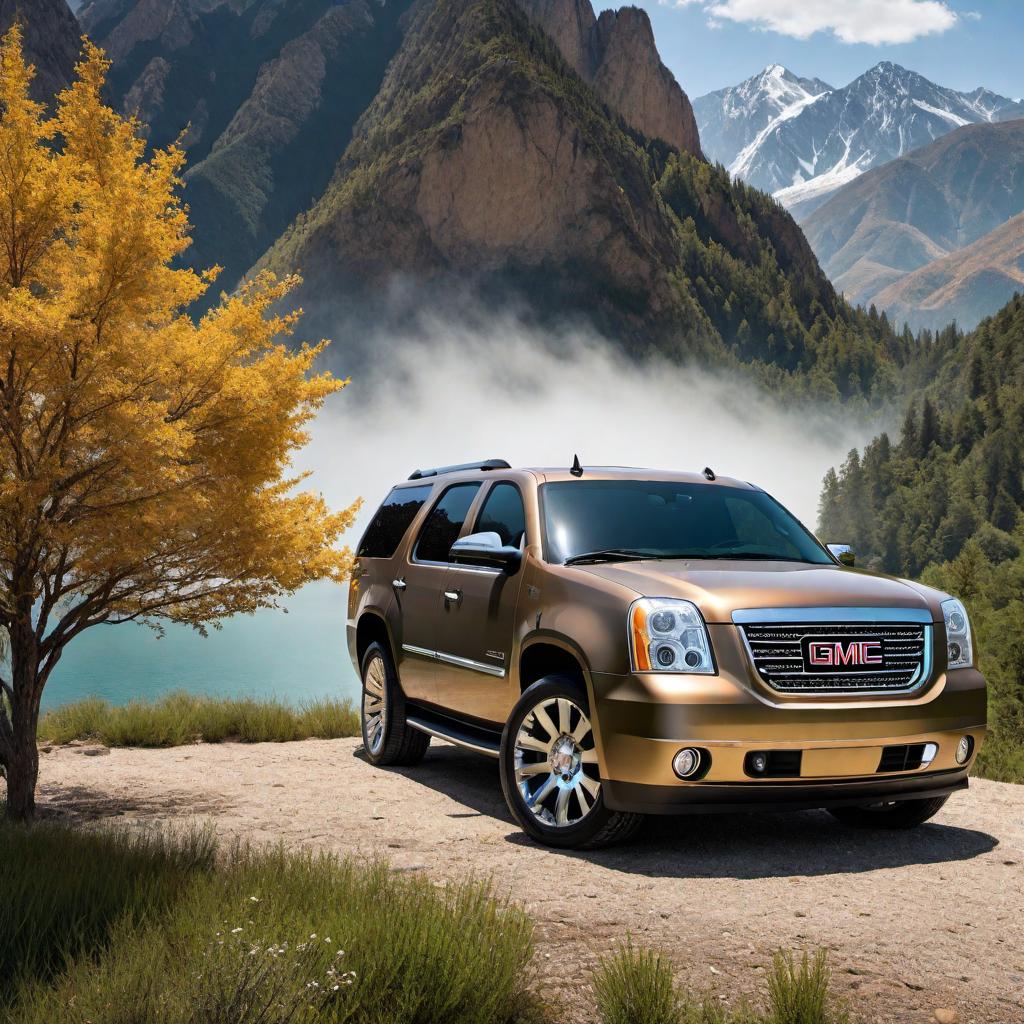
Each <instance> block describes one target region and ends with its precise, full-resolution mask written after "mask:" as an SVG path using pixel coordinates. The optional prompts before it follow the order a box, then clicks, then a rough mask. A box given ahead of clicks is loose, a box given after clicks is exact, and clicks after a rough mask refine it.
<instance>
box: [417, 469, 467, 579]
mask: <svg viewBox="0 0 1024 1024" xmlns="http://www.w3.org/2000/svg"><path fill="white" fill-rule="evenodd" d="M478 490H480V485H479V484H454V485H453V486H451V487H449V488H448V490H447V491H445V492H444V494H442V495H441V500H440V501H439V502H438V503H437V504H436V505H435V506H434V507H433V508H432V509H431V510H430V515H428V516H427V518H426V521H425V522H424V523H423V529H422V530H420V538H419V540H418V541H416V551H415V555H414V557H415V559H416V561H417V562H447V561H448V552H449V551H450V550H451V546H452V545H453V544H454V543H455V541H456V540H457V539H458V536H459V532H460V531H461V530H462V524H463V523H464V522H465V521H466V513H467V512H469V506H470V505H472V504H473V499H474V498H475V497H476V492H477V491H478Z"/></svg>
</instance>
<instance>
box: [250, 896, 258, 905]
mask: <svg viewBox="0 0 1024 1024" xmlns="http://www.w3.org/2000/svg"><path fill="white" fill-rule="evenodd" d="M259 901H260V898H259V896H250V897H249V902H250V903H259Z"/></svg>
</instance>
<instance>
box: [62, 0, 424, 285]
mask: <svg viewBox="0 0 1024 1024" xmlns="http://www.w3.org/2000/svg"><path fill="white" fill-rule="evenodd" d="M410 2H411V0H342V2H340V3H338V2H335V0H293V2H289V3H288V4H286V5H285V4H282V3H281V2H280V0H249V2H247V3H238V2H235V0H92V2H91V3H89V4H88V5H87V6H85V7H84V8H83V10H82V22H83V25H84V26H85V28H86V30H87V31H88V32H89V34H90V35H91V36H92V38H93V39H95V40H96V42H98V43H99V44H100V45H101V46H103V47H104V49H106V51H107V53H108V55H109V56H110V57H111V58H112V59H113V62H114V63H113V67H112V68H111V72H110V79H109V81H110V89H111V91H112V93H113V99H114V100H115V102H116V103H117V105H118V106H120V107H121V108H122V109H124V110H126V111H128V112H133V113H137V114H138V116H139V118H140V119H141V120H142V121H143V122H144V123H145V124H147V125H148V132H149V136H148V137H149V141H150V142H152V143H153V145H155V146H166V145H168V144H170V143H171V142H173V141H175V140H176V139H178V138H179V137H180V139H181V144H182V145H183V146H184V147H185V149H186V152H187V155H188V170H187V172H186V175H185V179H186V183H187V193H186V196H187V200H188V203H189V206H190V209H191V217H192V222H193V224H194V232H193V246H192V249H191V250H190V251H189V253H188V259H189V260H190V261H191V262H192V263H194V264H195V265H198V266H212V265H214V264H218V265H220V266H222V267H223V268H224V270H223V274H222V277H221V284H222V285H223V286H225V287H228V288H231V287H233V286H234V285H235V283H236V282H237V281H238V279H239V277H240V276H241V275H242V273H244V271H245V270H246V269H247V268H248V267H249V266H251V265H252V264H253V263H254V262H255V261H256V259H257V258H258V257H259V256H260V254H261V253H262V252H264V251H265V249H266V248H267V246H269V245H270V244H271V243H272V242H273V241H274V239H275V238H277V237H278V235H280V233H281V232H282V231H283V230H284V229H285V228H286V227H287V225H288V224H289V223H291V221H292V220H293V219H294V218H295V216H296V215H297V214H299V213H300V212H301V211H302V210H304V209H306V208H307V207H308V206H309V205H310V204H311V203H312V202H314V200H315V199H316V198H317V197H318V196H319V195H320V194H321V193H322V192H323V190H324V188H325V187H326V186H327V183H328V181H329V180H330V176H331V174H332V172H333V170H334V168H335V166H336V164H337V162H338V160H339V158H340V157H341V154H342V153H343V152H344V150H345V147H346V146H347V145H348V143H349V141H350V139H351V137H352V127H353V125H354V124H355V122H356V120H357V119H358V117H359V116H360V115H361V114H362V112H363V111H364V110H365V109H366V107H367V106H368V105H369V103H370V101H371V100H372V99H373V97H374V95H375V93H376V92H377V89H378V87H379V85H380V83H381V81H382V79H383V77H384V71H385V69H386V67H387V63H388V61H389V60H390V59H391V57H392V56H393V54H394V53H395V51H396V50H397V48H398V45H399V43H400V41H401V37H402V29H401V19H402V16H403V15H404V14H405V12H406V11H407V10H408V8H409V4H410Z"/></svg>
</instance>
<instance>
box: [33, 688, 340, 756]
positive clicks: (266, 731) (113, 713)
mask: <svg viewBox="0 0 1024 1024" xmlns="http://www.w3.org/2000/svg"><path fill="white" fill-rule="evenodd" d="M358 735H359V715H358V712H357V711H356V709H355V707H354V705H353V704H352V702H351V701H347V700H346V701H327V700H321V701H313V702H311V703H308V704H304V705H301V706H300V707H298V708H294V707H291V706H290V705H288V704H284V703H282V702H280V701H273V700H271V701H257V700H251V699H217V698H213V697H196V696H193V695H192V694H188V693H172V694H169V695H168V696H166V697H162V698H160V699H159V700H157V701H131V702H130V703H128V704H123V705H112V704H109V703H107V702H106V701H103V700H98V699H96V698H91V699H89V700H83V701H78V702H77V703H74V704H65V705H63V706H61V707H59V708H55V709H54V710H52V711H47V712H46V713H45V714H44V715H43V716H42V718H41V719H40V721H39V739H40V741H41V742H44V743H67V742H69V741H70V740H97V741H99V742H101V743H104V744H106V745H107V746H108V747H177V746H181V745H183V744H186V743H196V742H200V741H202V742H205V743H222V742H224V741H225V740H239V741H241V742H243V743H266V742H274V743H281V742H285V741H287V740H302V739H310V738H316V739H339V738H342V737H345V736H358Z"/></svg>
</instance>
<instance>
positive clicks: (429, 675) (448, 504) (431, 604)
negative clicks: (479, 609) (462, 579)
mask: <svg viewBox="0 0 1024 1024" xmlns="http://www.w3.org/2000/svg"><path fill="white" fill-rule="evenodd" d="M480 487H481V484H479V483H465V484H452V485H451V486H450V487H447V488H446V489H445V490H444V491H443V493H442V494H441V496H440V497H439V498H438V500H437V502H436V503H435V504H434V507H433V508H432V509H431V510H430V511H429V512H428V513H427V516H426V518H425V519H424V520H423V525H422V526H421V527H420V531H419V533H418V535H417V536H416V539H415V541H414V542H413V545H412V548H411V549H410V551H409V552H408V555H407V557H406V560H405V564H404V566H402V567H401V569H402V575H401V577H400V578H398V579H397V580H396V591H395V593H396V597H397V599H398V607H399V613H400V616H401V649H400V651H399V652H398V654H399V659H400V660H399V668H398V674H399V677H400V678H401V680H402V689H403V691H404V692H405V695H406V696H407V697H410V698H411V699H412V700H421V701H425V702H427V703H436V702H437V685H436V683H437V666H438V662H437V637H438V632H439V630H440V628H441V620H442V617H443V615H444V611H445V607H444V597H443V591H444V585H445V575H446V573H447V572H448V551H449V549H450V548H451V546H452V544H453V543H454V542H455V541H456V539H457V538H458V536H459V533H460V532H461V531H462V527H463V525H464V524H465V522H466V516H467V515H468V514H469V510H470V508H471V507H472V505H473V501H474V499H475V498H476V496H477V493H478V491H479V490H480Z"/></svg>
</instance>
